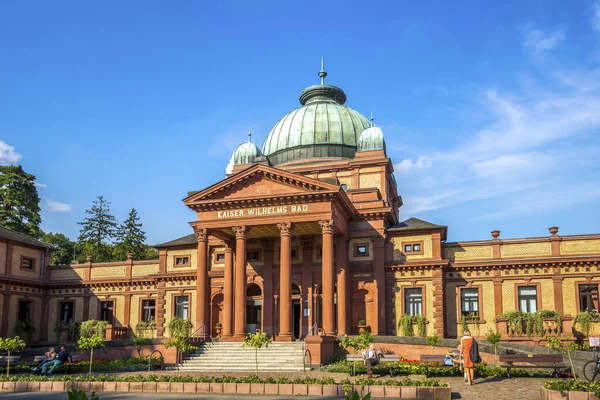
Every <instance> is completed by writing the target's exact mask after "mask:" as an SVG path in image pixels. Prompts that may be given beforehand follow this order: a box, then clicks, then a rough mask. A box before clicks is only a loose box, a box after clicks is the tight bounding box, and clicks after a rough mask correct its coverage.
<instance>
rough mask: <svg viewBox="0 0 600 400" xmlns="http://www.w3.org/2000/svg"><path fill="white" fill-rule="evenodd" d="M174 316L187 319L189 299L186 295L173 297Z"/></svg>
mask: <svg viewBox="0 0 600 400" xmlns="http://www.w3.org/2000/svg"><path fill="white" fill-rule="evenodd" d="M175 316H176V317H179V318H182V319H188V317H189V301H188V297H187V296H176V297H175Z"/></svg>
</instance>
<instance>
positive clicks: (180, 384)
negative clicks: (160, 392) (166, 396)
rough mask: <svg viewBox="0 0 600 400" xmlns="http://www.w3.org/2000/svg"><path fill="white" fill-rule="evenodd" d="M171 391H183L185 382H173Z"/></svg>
mask: <svg viewBox="0 0 600 400" xmlns="http://www.w3.org/2000/svg"><path fill="white" fill-rule="evenodd" d="M171 393H183V382H171Z"/></svg>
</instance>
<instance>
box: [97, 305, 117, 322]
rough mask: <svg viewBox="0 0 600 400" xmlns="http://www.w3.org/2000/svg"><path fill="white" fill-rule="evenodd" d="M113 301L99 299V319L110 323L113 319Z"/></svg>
mask: <svg viewBox="0 0 600 400" xmlns="http://www.w3.org/2000/svg"><path fill="white" fill-rule="evenodd" d="M113 307H114V303H113V302H112V301H101V302H100V321H106V322H108V323H109V324H112V323H113V322H114V321H113V309H114V308H113Z"/></svg>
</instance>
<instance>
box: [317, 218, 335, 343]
mask: <svg viewBox="0 0 600 400" xmlns="http://www.w3.org/2000/svg"><path fill="white" fill-rule="evenodd" d="M319 225H321V230H322V232H323V256H322V263H323V264H322V273H323V277H322V284H321V286H322V288H323V294H322V300H323V330H324V331H325V334H326V335H328V336H334V335H335V331H334V326H335V325H334V321H333V282H334V275H335V269H334V268H333V220H326V221H319Z"/></svg>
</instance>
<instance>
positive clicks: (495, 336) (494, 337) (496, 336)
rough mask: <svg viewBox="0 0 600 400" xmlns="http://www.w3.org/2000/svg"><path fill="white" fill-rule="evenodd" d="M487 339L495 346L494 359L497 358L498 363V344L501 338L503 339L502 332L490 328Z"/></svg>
mask: <svg viewBox="0 0 600 400" xmlns="http://www.w3.org/2000/svg"><path fill="white" fill-rule="evenodd" d="M485 340H487V341H488V342H489V343H490V344H491V345H492V346H494V359H495V360H496V364H497V363H498V345H499V344H500V340H502V335H501V334H500V332H498V331H496V332H494V331H493V330H491V329H490V330H489V331H488V333H487V335H485Z"/></svg>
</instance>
